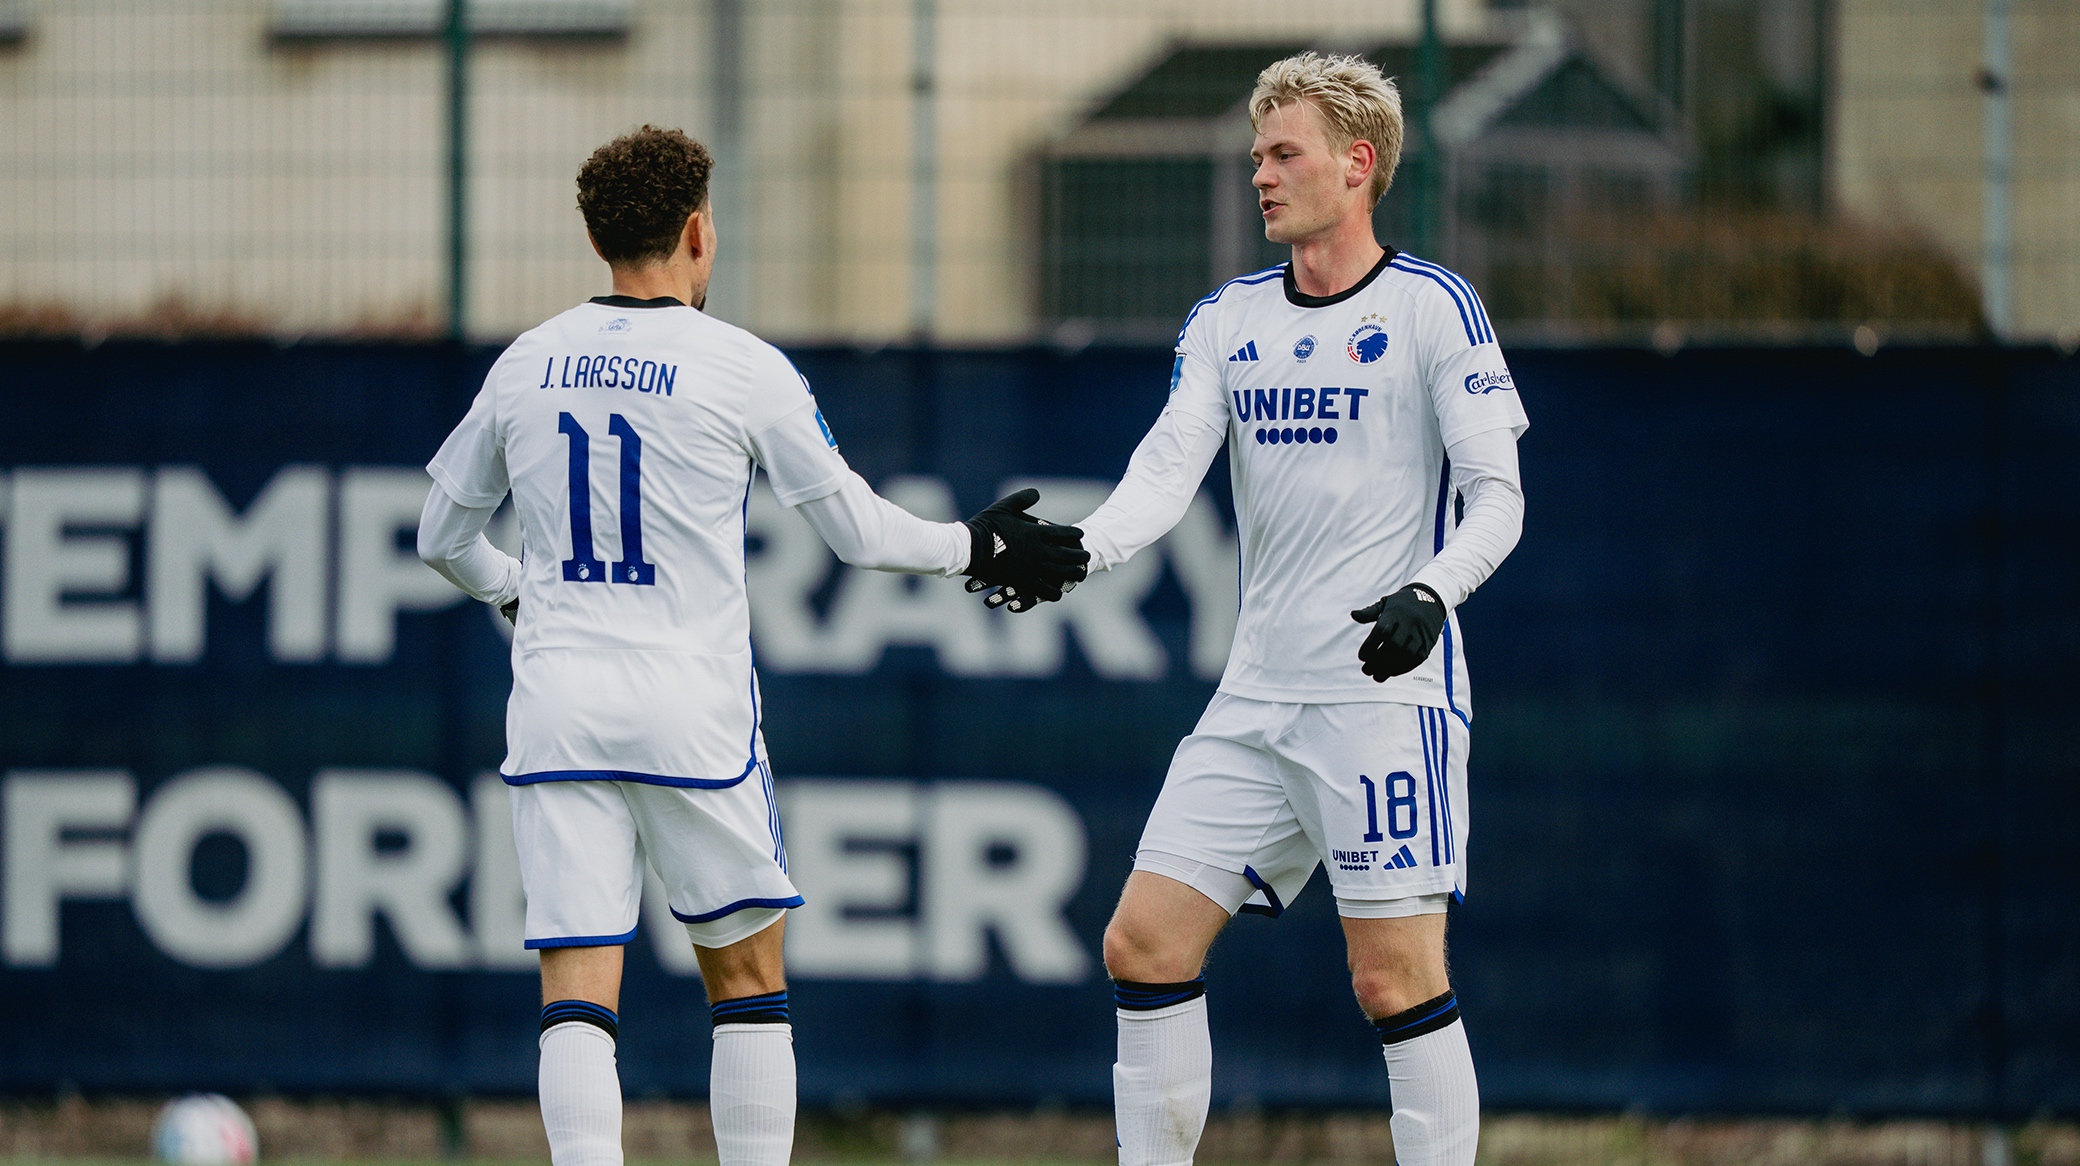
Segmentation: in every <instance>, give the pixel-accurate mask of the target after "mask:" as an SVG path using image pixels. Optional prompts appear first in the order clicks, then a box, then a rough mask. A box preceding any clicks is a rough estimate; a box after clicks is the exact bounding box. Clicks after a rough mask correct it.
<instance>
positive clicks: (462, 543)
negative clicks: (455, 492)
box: [419, 483, 520, 620]
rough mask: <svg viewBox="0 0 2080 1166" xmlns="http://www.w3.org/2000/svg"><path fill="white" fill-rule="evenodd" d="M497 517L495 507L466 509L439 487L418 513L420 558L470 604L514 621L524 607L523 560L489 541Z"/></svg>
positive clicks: (433, 490) (467, 507)
mask: <svg viewBox="0 0 2080 1166" xmlns="http://www.w3.org/2000/svg"><path fill="white" fill-rule="evenodd" d="M496 513H498V507H496V506H490V507H471V506H464V505H463V504H461V503H460V502H457V501H455V500H454V499H453V498H450V497H449V496H448V492H447V491H446V490H445V489H443V488H441V486H440V485H439V484H438V483H436V484H435V485H434V487H433V489H432V490H431V491H429V492H428V493H427V495H426V505H425V506H424V507H422V508H421V509H420V511H419V558H420V560H421V561H422V562H424V563H425V564H426V565H427V566H429V567H432V568H433V569H434V570H435V571H437V572H439V573H440V575H441V577H442V578H444V579H446V580H447V581H448V582H450V583H453V584H454V585H455V586H457V587H460V588H461V589H462V590H463V591H465V592H467V593H468V594H469V596H470V597H471V598H473V599H479V600H482V601H483V602H485V603H488V604H490V605H492V606H493V607H496V608H498V610H499V612H500V614H502V615H504V616H505V617H506V618H507V619H508V620H513V619H517V617H518V608H519V602H520V560H518V559H515V558H514V557H513V556H511V555H509V554H507V553H505V552H504V551H502V550H499V549H498V548H497V547H495V546H492V545H491V540H490V539H487V538H485V537H484V527H485V526H486V525H487V524H489V523H490V521H491V516H492V515H493V514H496Z"/></svg>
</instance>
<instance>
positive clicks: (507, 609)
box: [498, 598, 520, 627]
mask: <svg viewBox="0 0 2080 1166" xmlns="http://www.w3.org/2000/svg"><path fill="white" fill-rule="evenodd" d="M498 614H500V615H502V616H505V617H506V622H507V623H509V624H512V625H513V626H514V627H519V626H520V601H519V600H518V599H517V598H516V599H508V600H506V601H505V602H504V603H501V604H499V605H498Z"/></svg>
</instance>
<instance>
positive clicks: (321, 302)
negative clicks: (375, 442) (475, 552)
mask: <svg viewBox="0 0 2080 1166" xmlns="http://www.w3.org/2000/svg"><path fill="white" fill-rule="evenodd" d="M1443 8H1444V18H1445V23H1446V27H1447V29H1448V30H1452V31H1458V32H1470V31H1474V30H1476V29H1477V28H1478V27H1479V25H1480V22H1481V20H1482V19H1483V17H1482V11H1483V9H1482V7H1481V0H1447V3H1446V4H1445V5H1443ZM742 10H743V12H744V22H745V27H744V45H743V53H742V62H741V67H742V71H743V76H744V88H745V92H744V94H743V108H744V122H745V125H744V135H743V137H744V147H743V150H742V153H743V155H744V157H742V158H734V159H733V158H729V157H725V158H723V159H722V164H723V166H724V167H725V168H727V167H730V166H737V165H741V166H745V167H747V168H748V172H747V173H745V174H743V175H742V178H743V182H744V186H743V188H742V189H743V192H744V198H743V199H742V204H741V205H739V206H736V207H735V208H734V209H733V213H734V214H735V216H736V221H724V222H722V223H721V228H722V233H723V243H722V247H723V250H722V255H721V262H723V263H724V264H731V263H736V264H744V265H746V268H745V269H741V270H740V271H738V272H736V273H733V274H734V275H735V276H736V278H729V279H723V280H720V281H718V296H717V300H716V302H715V303H714V304H713V308H714V310H715V311H716V312H717V313H718V314H719V315H723V316H725V317H726V318H730V319H733V320H737V321H739V322H742V323H745V324H748V325H750V326H752V327H754V328H756V329H757V330H759V331H761V332H762V333H765V334H768V335H771V336H774V337H775V338H783V339H843V340H854V341H860V342H866V343H882V342H887V341H891V340H898V339H904V338H907V337H910V336H911V335H913V334H914V332H915V326H916V320H915V318H914V316H915V313H914V311H913V281H912V278H911V276H912V272H913V262H914V255H915V249H914V247H913V240H912V231H911V220H912V212H911V207H912V199H913V190H914V188H913V184H912V169H913V167H912V161H913V155H912V120H913V119H912V110H913V105H912V100H913V84H912V80H913V75H914V68H913V63H912V43H913V31H914V28H913V24H912V17H913V13H914V11H915V8H914V4H913V0H769V2H760V3H745V4H743V6H742ZM937 11H938V20H937V25H938V45H939V50H938V54H937V56H938V60H937V65H938V72H939V84H938V94H939V104H938V119H937V124H938V152H939V159H940V165H939V183H938V199H937V202H938V208H939V214H938V216H937V221H938V231H939V246H938V261H937V263H936V265H935V268H934V270H935V274H936V280H935V283H936V293H937V294H936V296H935V297H934V300H935V303H936V311H935V312H934V313H933V316H932V318H931V320H930V321H928V323H929V326H930V331H931V333H932V334H933V335H935V336H937V337H939V338H942V339H946V340H949V341H955V342H989V341H1004V340H1014V339H1022V338H1024V337H1026V336H1027V335H1029V334H1030V332H1031V329H1032V300H1033V291H1034V282H1035V281H1034V278H1033V275H1032V267H1031V264H1030V256H1029V255H1028V254H1027V252H1028V250H1029V247H1030V244H1029V235H1030V232H1029V230H1028V222H1027V215H1028V214H1029V213H1030V211H1029V206H1028V203H1029V201H1030V200H1029V198H1028V196H1027V194H1026V193H1025V188H1024V187H1023V186H1022V183H1023V182H1024V179H1023V177H1022V175H1023V174H1024V160H1025V159H1026V158H1028V157H1029V156H1030V154H1031V151H1032V150H1033V148H1034V147H1035V146H1036V145H1037V144H1038V143H1040V142H1041V141H1043V140H1045V139H1046V138H1047V137H1049V136H1051V135H1053V134H1056V133H1059V132H1061V131H1062V130H1065V129H1067V128H1068V127H1069V126H1070V125H1071V124H1073V122H1074V121H1075V119H1076V118H1077V117H1078V116H1079V115H1080V114H1081V113H1082V112H1083V111H1084V110H1085V109H1086V108H1087V107H1088V106H1089V104H1090V103H1091V102H1093V101H1094V100H1097V99H1099V98H1102V97H1103V96H1104V95H1105V94H1106V92H1107V91H1108V90H1110V89H1111V88H1113V87H1116V86H1118V85H1121V84H1124V83H1125V82H1126V81H1127V80H1128V79H1129V78H1130V77H1131V76H1132V75H1133V73H1134V72H1135V71H1136V70H1137V69H1138V68H1140V67H1141V65H1142V64H1143V63H1144V62H1147V61H1149V60H1151V59H1152V58H1154V57H1155V56H1156V55H1157V54H1158V53H1159V52H1160V51H1161V49H1162V46H1163V45H1164V44H1165V43H1166V42H1168V41H1171V40H1175V39H1223V38H1235V39H1249V38H1259V37H1266V36H1273V37H1285V36H1289V35H1295V34H1297V35H1298V36H1299V37H1300V38H1301V39H1311V38H1313V39H1320V40H1322V41H1323V42H1324V43H1337V42H1344V41H1348V42H1349V43H1351V44H1354V45H1358V44H1364V43H1366V42H1369V41H1376V40H1378V39H1381V38H1382V37H1385V36H1390V35H1407V34H1409V33H1410V32H1412V30H1413V29H1414V28H1415V26H1416V21H1417V19H1418V17H1417V13H1418V11H1419V8H1418V0H1391V2H1385V3H1381V2H1374V0H1292V2H1291V3H1286V4H1282V5H1279V6H1277V7H1276V8H1273V9H1267V8H1266V7H1265V6H1262V5H1254V4H1248V3H1243V2H1241V0H1132V2H1127V3H1122V2H1119V0H1063V2H1061V3H1054V4H1048V5H1033V4H1021V3H1014V2H1013V0H938V3H937ZM30 13H31V31H30V34H29V36H28V38H27V39H26V41H24V42H23V43H21V44H19V45H17V46H14V47H11V48H0V318H4V317H5V316H13V317H17V318H20V317H24V316H27V317H31V318H37V317H41V318H44V319H46V320H49V321H57V322H58V324H59V325H63V326H81V327H85V328H87V329H88V330H90V331H91V330H93V329H97V328H118V329H120V328H123V327H135V326H138V325H139V324H141V323H145V322H149V321H151V320H155V319H156V320H161V321H166V320H168V319H178V320H188V321H192V320H194V319H195V318H198V317H199V318H202V319H203V320H206V321H211V322H213V325H212V326H216V327H219V328H224V329H230V330H254V331H263V332H272V333H277V334H292V335H293V334H305V333H309V334H337V333H357V332H358V333H395V332H399V331H406V332H410V331H425V332H432V331H437V330H439V329H440V328H441V327H442V326H443V325H444V318H443V313H444V310H445V302H446V300H445V294H446V293H445V291H444V287H445V274H444V272H445V266H444V265H445V255H446V251H445V242H444V227H443V223H444V217H443V216H444V206H445V193H444V192H445V145H444V143H445V129H444V125H445V123H444V115H443V108H444V107H443V104H442V94H443V91H444V84H445V82H444V75H445V74H444V60H443V55H442V50H441V48H440V47H439V46H438V45H436V44H434V43H432V42H430V41H423V40H422V41H392V42H372V41H340V42H322V43H304V44H298V45H285V44H283V43H279V42H274V41H271V40H270V39H269V37H268V35H267V32H268V22H269V14H270V8H269V4H268V0H192V2H189V3H184V4H180V5H168V4H160V3H154V2H152V0H74V2H70V3H64V4H58V3H48V4H37V5H35V6H33V7H32V8H31V10H30ZM712 32H713V8H712V5H710V4H707V3H694V4H689V3H674V2H670V0H638V2H637V3H636V5H635V14H634V19H633V25H632V30H631V32H630V34H629V35H628V36H627V37H626V38H625V39H624V40H621V41H606V42H602V41H585V40H578V41H515V40H486V41H483V42H481V43H480V44H479V45H478V47H477V50H476V53H475V56H474V58H473V64H472V71H473V72H472V87H471V123H470V134H471V140H470V147H471V148H470V165H471V171H472V183H471V201H470V215H471V223H470V233H469V242H470V251H471V262H470V267H469V273H470V280H469V282H470V286H471V299H470V310H469V317H468V324H469V330H470V331H471V332H472V333H473V334H475V335H478V336H483V337H499V336H508V335H512V334H515V333H517V332H519V331H521V330H523V329H525V328H527V327H529V326H531V325H532V324H533V323H535V322H536V321H538V320H540V319H542V318H544V317H546V316H548V315H550V314H553V313H554V312H556V311H557V310H559V309H561V308H562V307H564V306H567V305H568V304H570V303H571V302H573V301H574V300H577V299H580V298H582V297H584V296H586V295H590V294H595V293H597V292H599V291H601V290H603V289H604V287H605V271H604V269H603V268H601V267H600V265H599V263H598V261H597V260H596V259H595V258H594V257H593V256H592V254H591V252H590V249H589V248H588V247H587V245H586V243H585V240H584V238H583V235H582V230H581V224H580V222H579V219H578V216H577V214H576V211H575V207H574V205H573V204H574V199H573V192H572V188H571V177H572V175H573V174H574V173H575V172H576V170H577V167H578V165H579V163H580V162H582V161H583V159H584V157H585V155H586V154H587V153H588V152H589V151H590V150H591V149H592V148H593V147H594V146H596V145H597V144H599V143H600V142H601V141H604V140H605V139H606V138H608V137H610V136H612V135H613V134H614V133H616V132H619V131H622V130H625V129H628V128H631V127H633V126H635V125H637V124H639V123H642V122H645V121H648V122H655V123H659V124H665V125H676V126H682V127H684V128H686V129H687V130H688V131H689V132H692V133H695V134H698V135H706V134H709V133H710V132H711V131H712V128H713V125H712V119H713V113H714V108H713V105H714V103H713V100H712V98H713V94H714V77H713V70H712V62H713V58H714V47H713V43H712V41H711V39H710V38H711V35H712ZM1241 96H1242V95H1241V94H1238V95H1237V97H1238V99H1239V98H1240V97H1241Z"/></svg>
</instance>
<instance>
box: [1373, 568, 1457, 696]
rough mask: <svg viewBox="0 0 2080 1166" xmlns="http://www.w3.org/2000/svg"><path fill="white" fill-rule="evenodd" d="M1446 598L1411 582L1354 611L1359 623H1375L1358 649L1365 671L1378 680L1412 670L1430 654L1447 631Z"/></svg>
mask: <svg viewBox="0 0 2080 1166" xmlns="http://www.w3.org/2000/svg"><path fill="white" fill-rule="evenodd" d="M1444 617H1445V610H1444V600H1442V599H1439V598H1438V597H1437V592H1435V591H1432V590H1430V589H1429V588H1428V587H1425V586H1423V585H1422V584H1421V583H1411V584H1409V585H1408V586H1406V587H1403V588H1402V589H1401V590H1399V591H1396V592H1395V593H1394V594H1392V595H1389V596H1387V597H1385V598H1384V599H1381V600H1380V601H1379V602H1378V603H1375V604H1373V605H1371V606H1370V607H1361V608H1359V609H1358V610H1356V611H1354V612H1352V613H1351V618H1352V619H1354V620H1357V621H1358V622H1359V623H1369V624H1371V625H1372V634H1371V635H1368V636H1366V637H1365V643H1364V645H1363V646H1361V647H1360V648H1359V649H1358V660H1359V661H1360V662H1361V663H1362V664H1363V665H1364V667H1365V675H1367V676H1370V677H1372V678H1373V679H1374V680H1376V681H1384V680H1386V678H1387V677H1389V676H1399V675H1401V674H1402V673H1404V672H1413V671H1415V670H1416V667H1417V666H1418V665H1420V664H1422V662H1423V661H1425V660H1428V659H1429V658H1430V650H1431V649H1432V648H1435V647H1436V646H1437V637H1438V636H1439V635H1440V634H1442V633H1443V631H1444Z"/></svg>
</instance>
